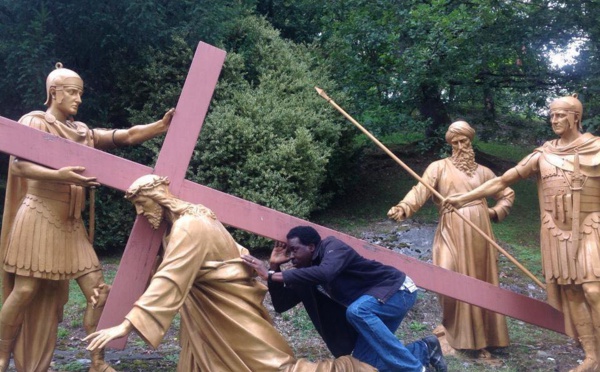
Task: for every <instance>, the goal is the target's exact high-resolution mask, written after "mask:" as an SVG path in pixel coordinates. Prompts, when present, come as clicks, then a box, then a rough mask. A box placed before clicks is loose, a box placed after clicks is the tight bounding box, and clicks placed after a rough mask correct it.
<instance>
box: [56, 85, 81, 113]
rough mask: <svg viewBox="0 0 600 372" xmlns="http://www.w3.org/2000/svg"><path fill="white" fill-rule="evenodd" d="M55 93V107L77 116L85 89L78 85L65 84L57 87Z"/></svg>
mask: <svg viewBox="0 0 600 372" xmlns="http://www.w3.org/2000/svg"><path fill="white" fill-rule="evenodd" d="M53 94H54V95H55V97H56V99H55V101H54V102H55V105H56V106H55V107H56V108H57V109H58V110H59V111H60V112H62V113H63V114H64V115H65V116H67V117H69V116H75V115H76V114H77V111H78V110H79V105H81V96H83V90H81V88H79V87H77V86H73V85H65V86H60V87H58V89H55V90H54V92H53Z"/></svg>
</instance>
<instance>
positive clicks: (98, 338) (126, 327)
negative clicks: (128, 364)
mask: <svg viewBox="0 0 600 372" xmlns="http://www.w3.org/2000/svg"><path fill="white" fill-rule="evenodd" d="M132 330H133V325H132V324H131V322H130V321H129V320H127V319H125V320H124V321H123V323H121V324H119V325H118V326H114V327H111V328H107V329H103V330H101V331H96V332H94V333H91V334H89V335H88V336H87V337H86V338H84V339H83V341H89V342H90V344H89V345H88V346H87V348H86V349H87V350H97V349H103V348H104V347H105V346H106V344H108V343H109V342H110V341H112V340H114V339H116V338H121V337H124V336H127V335H128V334H129V332H131V331H132Z"/></svg>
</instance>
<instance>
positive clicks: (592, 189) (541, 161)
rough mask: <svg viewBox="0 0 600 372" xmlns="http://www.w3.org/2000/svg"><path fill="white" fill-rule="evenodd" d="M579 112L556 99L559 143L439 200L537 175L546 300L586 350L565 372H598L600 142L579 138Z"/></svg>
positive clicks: (576, 104) (567, 100)
mask: <svg viewBox="0 0 600 372" xmlns="http://www.w3.org/2000/svg"><path fill="white" fill-rule="evenodd" d="M582 113H583V106H582V104H581V102H580V101H579V100H578V99H577V96H576V95H574V96H568V97H561V98H557V99H555V100H554V101H553V102H552V103H551V104H550V122H551V124H552V130H553V131H554V133H556V135H558V136H559V138H558V139H554V140H551V141H548V142H546V143H544V145H543V146H541V147H539V148H537V149H535V151H534V152H533V153H532V154H530V155H528V156H527V157H525V158H524V159H523V160H522V161H521V162H520V163H519V164H518V165H517V166H516V167H514V168H512V169H509V170H508V171H507V172H505V173H504V174H503V175H502V176H500V177H497V178H494V179H492V180H489V181H487V182H486V183H484V184H483V185H481V186H479V187H477V188H476V189H474V190H472V191H470V192H468V193H466V194H464V195H460V196H452V197H448V198H447V199H446V200H445V201H444V204H445V205H452V206H454V207H457V208H458V207H461V206H463V205H466V204H468V203H470V202H472V201H473V200H478V199H481V198H484V197H486V196H488V195H493V194H495V193H497V192H499V191H500V190H502V189H504V188H505V187H507V186H508V185H511V184H513V183H515V182H517V181H518V180H520V179H526V178H528V177H530V176H533V175H535V176H536V177H537V181H538V196H539V201H540V210H541V229H540V246H541V252H542V270H543V273H544V277H545V279H546V290H547V294H548V302H549V303H550V304H551V305H552V306H554V307H555V308H557V309H559V310H561V311H563V312H564V315H565V329H566V332H567V334H568V335H569V336H571V337H573V338H575V339H577V338H578V339H579V342H580V343H581V346H582V347H583V351H584V352H585V360H584V361H583V363H582V364H581V365H579V366H578V367H576V368H574V369H572V370H571V372H589V371H600V363H599V359H598V358H599V357H600V354H599V353H600V246H599V244H600V223H599V222H600V194H599V193H598V189H600V137H596V136H593V135H592V134H589V133H585V134H584V133H581V117H582Z"/></svg>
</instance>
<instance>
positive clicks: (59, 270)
mask: <svg viewBox="0 0 600 372" xmlns="http://www.w3.org/2000/svg"><path fill="white" fill-rule="evenodd" d="M32 186H37V187H32ZM74 191H75V192H74ZM83 204H84V201H83V192H82V190H81V188H80V187H79V188H77V187H75V186H71V185H64V184H53V183H49V182H45V183H43V184H42V183H36V182H35V181H32V182H31V183H30V187H29V188H28V194H27V195H26V196H25V198H24V199H23V202H22V204H21V206H20V208H19V211H18V212H17V215H16V218H15V222H14V224H13V228H12V231H11V234H10V239H9V242H8V246H7V249H6V254H5V257H4V270H5V271H7V272H10V273H14V274H17V275H21V276H29V277H35V278H41V279H51V280H65V279H76V278H78V277H80V276H82V275H84V274H87V273H89V272H92V271H96V270H100V263H99V261H98V257H97V256H96V253H95V252H94V248H93V247H92V245H91V244H90V242H89V240H88V235H87V232H86V230H85V227H84V224H83V221H82V220H81V205H83Z"/></svg>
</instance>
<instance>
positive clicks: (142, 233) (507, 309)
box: [0, 43, 564, 348]
mask: <svg viewBox="0 0 600 372" xmlns="http://www.w3.org/2000/svg"><path fill="white" fill-rule="evenodd" d="M224 57H225V53H224V52H223V51H221V50H219V49H217V48H214V47H212V46H210V45H208V44H204V43H200V44H199V46H198V49H197V51H196V54H195V57H194V61H193V62H192V66H191V68H190V72H189V75H188V77H187V79H186V83H185V85H184V88H183V91H182V94H181V97H180V100H179V103H178V105H177V111H176V115H175V117H174V118H173V122H172V124H171V128H170V129H169V132H168V133H167V136H166V138H165V143H164V145H163V149H162V150H161V153H160V154H159V157H158V160H157V164H156V167H155V168H154V169H153V168H150V167H147V166H144V165H141V164H137V163H135V162H132V161H129V160H126V159H122V158H119V157H117V156H114V155H111V154H107V153H104V152H102V151H99V150H95V149H92V148H89V147H85V146H82V145H79V144H76V143H73V142H71V141H69V140H66V139H62V138H58V137H55V136H53V135H51V134H48V133H44V132H41V131H38V130H35V129H32V128H29V127H26V126H23V125H20V124H18V123H16V122H14V121H12V120H10V119H7V118H3V117H1V116H0V151H2V152H5V153H8V154H12V155H15V156H17V157H19V158H23V159H27V160H29V161H32V162H35V163H39V164H42V165H44V166H47V167H50V168H55V169H58V168H61V167H64V166H69V165H82V166H84V167H85V168H86V171H85V172H84V175H86V176H94V177H97V180H98V182H100V183H102V184H103V185H105V186H109V187H112V188H115V189H118V190H121V191H124V190H125V189H126V188H127V187H129V185H130V184H131V183H132V182H133V181H134V180H135V179H137V178H138V177H140V176H142V175H144V174H150V173H154V174H159V175H161V176H165V175H166V176H169V178H170V179H171V186H170V189H171V191H172V193H173V194H174V195H176V196H177V197H179V198H181V199H183V200H186V201H189V202H191V203H200V204H203V205H205V206H207V207H208V208H210V209H212V210H213V211H214V212H215V213H216V214H217V216H218V217H219V220H220V221H221V222H223V223H224V224H226V225H229V226H232V227H236V228H239V229H243V230H246V231H249V232H251V233H254V234H257V235H261V236H264V237H267V238H270V239H274V240H279V241H285V234H286V233H287V231H288V230H289V229H290V228H292V227H294V226H297V225H300V224H302V225H311V226H313V227H315V229H317V231H319V233H320V234H321V235H322V236H329V235H333V236H336V237H337V238H339V239H341V240H343V241H345V242H346V243H347V244H349V245H350V246H352V247H353V248H354V249H356V250H357V251H358V252H359V253H360V254H361V255H363V256H365V257H367V258H370V259H375V260H378V261H381V262H383V263H385V264H388V265H392V266H394V267H396V268H398V269H400V270H402V271H404V272H406V273H407V274H408V275H410V276H411V277H412V278H413V279H414V280H415V281H416V282H417V283H418V285H419V286H420V287H422V288H424V289H427V290H430V291H433V292H436V293H440V294H443V295H445V296H449V297H452V298H455V299H457V300H460V301H464V302H467V303H470V304H473V305H476V306H480V307H483V308H486V309H489V310H492V311H495V312H498V313H501V314H504V315H507V316H510V317H513V318H516V319H520V320H522V321H525V322H527V323H531V324H534V325H537V326H540V327H544V328H547V329H551V330H553V331H556V332H560V333H564V322H563V315H562V313H561V312H559V311H558V310H556V309H554V308H552V307H551V306H550V305H548V304H547V303H545V302H542V301H538V300H535V299H532V298H529V297H526V296H523V295H519V294H517V293H514V292H511V291H507V290H504V289H501V288H498V287H495V286H493V285H491V284H489V283H486V282H483V281H479V280H477V279H474V278H471V277H468V276H465V275H462V274H458V273H455V272H452V271H448V270H445V269H442V268H440V267H437V266H435V265H431V264H428V263H425V262H421V261H419V260H417V259H414V258H411V257H408V256H404V255H401V254H399V253H395V252H392V251H390V250H389V249H387V248H384V247H380V246H377V245H374V244H371V243H368V242H365V241H362V240H360V239H357V238H354V237H351V236H349V235H346V234H342V233H340V232H337V231H334V230H331V229H328V228H326V227H323V226H319V225H316V224H313V223H310V222H308V221H305V220H302V219H299V218H296V217H293V216H290V215H287V214H285V213H282V212H278V211H275V210H272V209H269V208H266V207H263V206H260V205H258V204H255V203H252V202H249V201H247V200H243V199H240V198H237V197H234V196H231V195H228V194H225V193H222V192H220V191H217V190H214V189H211V188H209V187H206V186H203V185H199V184H195V183H193V182H191V181H188V180H185V179H184V175H185V171H186V169H187V166H188V163H189V160H188V159H189V157H190V156H191V152H192V151H193V145H194V144H195V143H196V138H197V136H198V133H199V132H200V129H201V126H202V122H203V120H204V117H205V115H206V111H207V109H208V105H209V103H210V99H211V96H212V92H213V89H214V85H215V84H216V81H217V78H218V74H219V71H220V68H221V65H222V63H223V60H224ZM182 159H185V160H183V161H182ZM148 236H151V238H150V239H148ZM161 236H162V232H161V231H157V232H154V231H152V230H151V229H150V226H149V224H148V223H147V221H145V220H144V219H142V218H138V219H136V222H135V224H134V228H133V231H132V234H131V237H130V240H129V241H128V245H127V248H126V250H125V253H124V257H123V259H122V261H121V265H120V268H119V271H118V273H117V277H116V278H115V281H114V283H113V289H112V291H111V294H110V295H109V299H108V302H107V305H106V307H105V311H104V315H103V317H102V319H101V321H100V325H99V328H106V327H109V326H112V325H116V324H118V323H120V322H121V321H122V319H123V317H124V315H125V314H126V313H127V312H128V311H129V309H131V307H132V305H133V302H134V301H135V299H137V298H138V297H139V296H140V295H141V293H142V292H143V289H144V288H143V287H144V285H145V284H146V282H147V279H148V276H149V273H150V270H151V269H152V266H153V263H154V259H155V257H156V251H157V250H158V246H159V244H160V238H161ZM130 265H133V266H130ZM132 268H133V270H132ZM130 271H131V272H130ZM134 287H135V290H133V288H134ZM124 345H125V339H121V341H120V343H119V342H118V341H117V343H115V341H113V343H112V344H111V346H112V347H120V348H122V347H124Z"/></svg>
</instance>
